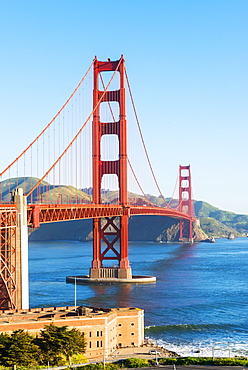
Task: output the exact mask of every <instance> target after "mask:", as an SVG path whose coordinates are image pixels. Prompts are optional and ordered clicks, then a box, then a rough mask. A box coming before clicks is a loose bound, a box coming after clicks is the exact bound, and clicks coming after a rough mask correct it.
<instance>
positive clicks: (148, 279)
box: [66, 275, 157, 284]
mask: <svg viewBox="0 0 248 370" xmlns="http://www.w3.org/2000/svg"><path fill="white" fill-rule="evenodd" d="M156 280H157V279H156V277H155V276H141V275H133V276H132V277H131V278H128V279H125V278H124V279H120V278H115V277H112V278H110V277H109V278H92V277H90V276H89V275H81V276H67V277H66V282H67V283H73V284H75V282H76V284H101V283H104V284H123V283H128V284H150V283H156Z"/></svg>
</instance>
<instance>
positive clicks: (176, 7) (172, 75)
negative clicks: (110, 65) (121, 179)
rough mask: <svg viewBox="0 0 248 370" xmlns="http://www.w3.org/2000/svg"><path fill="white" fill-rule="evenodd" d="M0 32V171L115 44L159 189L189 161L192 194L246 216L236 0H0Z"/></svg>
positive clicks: (113, 54)
mask: <svg viewBox="0 0 248 370" xmlns="http://www.w3.org/2000/svg"><path fill="white" fill-rule="evenodd" d="M0 30H1V32H0V45H1V58H0V120H1V147H0V169H1V170H2V169H3V168H5V166H6V165H7V164H9V162H10V161H11V160H13V159H14V158H15V157H16V156H17V155H18V154H19V152H20V151H21V150H22V149H24V148H25V147H26V146H27V145H28V144H29V142H31V140H32V139H33V138H34V137H35V136H36V135H37V134H38V133H39V132H40V131H41V130H42V129H43V128H44V126H45V125H46V124H47V123H48V122H49V121H50V120H51V119H52V117H53V116H54V115H55V114H56V113H57V111H58V110H59V109H60V107H61V106H62V105H63V103H64V102H65V100H66V99H67V98H68V96H69V95H70V94H71V92H72V91H73V89H74V88H75V87H76V85H77V83H78V82H79V81H80V79H81V78H82V76H83V75H84V73H85V72H86V69H87V68H88V66H89V65H90V63H91V62H92V60H93V58H94V56H95V55H97V57H98V59H99V60H106V59H107V58H108V57H109V58H111V59H113V60H116V59H119V57H120V55H121V54H124V56H125V60H126V68H127V71H128V75H129V79H130V82H131V85H132V91H133V94H134V98H135V102H136V107H137V110H138V114H139V118H140V122H141V126H142V130H143V134H144V138H145V141H146V144H147V148H148V151H149V154H150V158H151V161H152V163H153V167H154V171H155V173H156V175H157V178H158V181H159V184H160V186H161V188H162V190H163V193H164V195H165V196H170V195H171V194H172V190H173V187H174V184H175V180H176V176H177V172H178V165H179V164H186V165H187V164H190V165H191V169H192V181H193V195H194V198H195V199H196V200H204V201H207V202H209V203H211V204H212V205H214V206H216V207H218V208H221V209H224V210H230V211H233V212H236V213H244V214H248V196H247V190H248V168H247V167H248V166H247V159H248V145H247V138H248V125H247V123H248V1H247V0H153V1H151V0H150V1H148V0H142V1H140V0H124V1H112V0H109V1H99V0H94V1H90V0H87V1H85V0H42V1H38V0H32V1H31V0H21V1H20V0H8V1H6V0H0ZM147 192H149V189H148V191H147Z"/></svg>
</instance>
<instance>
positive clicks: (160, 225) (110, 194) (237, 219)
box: [0, 177, 248, 241]
mask: <svg viewBox="0 0 248 370" xmlns="http://www.w3.org/2000/svg"><path fill="white" fill-rule="evenodd" d="M38 181H39V179H38V178H35V177H26V178H24V177H19V178H12V179H10V180H4V181H2V182H1V183H0V187H1V191H2V196H3V201H4V202H8V201H10V199H11V197H10V193H11V191H12V190H14V189H15V188H16V187H21V188H23V189H24V191H25V192H28V191H29V190H30V189H31V188H32V187H33V186H34V185H35V184H37V182H38ZM116 199H118V191H106V190H102V201H103V203H112V202H113V203H114V202H115V201H116ZM129 199H130V200H131V203H132V204H137V205H146V204H147V205H148V204H150V203H152V204H154V205H155V206H157V207H164V206H165V204H166V203H169V204H170V206H171V207H172V208H176V207H177V206H178V199H170V198H166V199H163V198H162V197H156V196H154V195H151V194H146V195H145V196H142V195H139V194H134V193H129ZM91 200H92V188H89V189H82V190H80V189H77V188H75V187H73V186H67V185H63V186H61V185H60V186H58V185H50V184H49V183H48V182H46V181H42V182H41V184H40V185H39V186H38V187H37V188H36V189H35V191H34V193H33V194H32V196H31V197H29V198H28V203H40V202H42V203H50V204H56V203H70V204H71V203H77V202H79V203H90V202H91ZM194 209H195V215H196V217H197V218H198V219H199V221H200V225H201V229H202V231H203V232H204V233H205V234H206V235H207V236H209V237H227V236H228V234H229V233H230V232H232V233H234V234H235V236H241V235H242V234H244V233H248V215H239V214H235V213H233V212H228V211H223V210H220V209H219V208H217V207H214V206H212V205H211V204H209V203H206V202H203V201H194ZM178 229H179V227H178V221H177V220H175V219H167V218H166V217H162V216H136V217H131V218H130V220H129V236H130V240H150V241H155V240H157V241H176V240H178V234H179V233H178ZM198 229H199V228H197V227H195V234H197V238H198V240H199V239H200V238H201V237H202V238H204V237H206V235H203V234H201V232H199V230H198ZM201 235H202V236H201ZM30 238H31V239H32V240H35V239H37V238H38V239H39V238H41V239H42V240H44V238H45V240H51V239H53V240H54V239H66V240H69V239H73V240H89V239H91V238H92V222H91V220H81V221H68V222H66V223H53V224H47V225H42V226H41V228H40V229H39V230H37V231H35V232H34V233H32V235H31V236H30ZM38 239H37V240H38Z"/></svg>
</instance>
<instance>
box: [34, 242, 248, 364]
mask: <svg viewBox="0 0 248 370" xmlns="http://www.w3.org/2000/svg"><path fill="white" fill-rule="evenodd" d="M91 259H92V244H91V243H80V242H68V241H66V242H65V241H56V242H31V243H30V244H29V260H30V263H29V279H30V307H51V306H66V305H74V304H75V296H76V304H77V305H86V306H96V307H127V306H129V307H140V308H143V309H144V310H145V326H146V329H145V335H146V336H147V337H149V338H151V339H152V340H153V341H154V342H155V343H157V344H158V345H162V346H164V347H165V348H167V349H170V350H174V351H175V352H177V353H178V354H181V355H194V356H213V355H214V356H215V357H221V356H236V355H238V356H240V355H244V356H248V305H247V303H248V238H239V239H235V240H227V239H219V240H217V242H216V243H214V244H209V243H198V244H194V245H186V244H163V243H144V242H140V243H138V242H136V243H133V242H130V244H129V259H130V262H131V266H132V270H133V274H136V275H142V274H143V275H152V276H156V277H157V282H156V283H154V284H142V285H139V284H137V285H132V284H120V285H115V284H112V285H106V284H99V285H79V284H77V286H76V294H75V287H74V284H66V276H69V275H85V274H88V273H89V267H90V265H91Z"/></svg>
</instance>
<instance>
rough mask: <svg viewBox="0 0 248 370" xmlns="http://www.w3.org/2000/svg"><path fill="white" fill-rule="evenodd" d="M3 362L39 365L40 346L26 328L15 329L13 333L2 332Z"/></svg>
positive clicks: (0, 341)
mask: <svg viewBox="0 0 248 370" xmlns="http://www.w3.org/2000/svg"><path fill="white" fill-rule="evenodd" d="M0 349H1V354H2V356H1V362H2V364H3V365H5V366H13V365H19V366H28V365H37V364H38V358H39V352H40V350H39V347H38V346H37V345H36V344H35V343H34V337H33V336H32V335H30V334H29V333H28V332H25V331H24V330H21V329H20V330H15V331H13V333H12V334H11V335H7V334H3V333H1V334H0Z"/></svg>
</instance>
